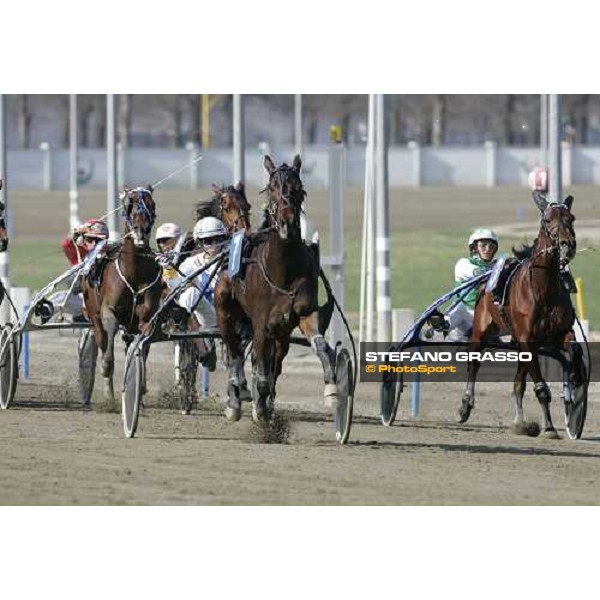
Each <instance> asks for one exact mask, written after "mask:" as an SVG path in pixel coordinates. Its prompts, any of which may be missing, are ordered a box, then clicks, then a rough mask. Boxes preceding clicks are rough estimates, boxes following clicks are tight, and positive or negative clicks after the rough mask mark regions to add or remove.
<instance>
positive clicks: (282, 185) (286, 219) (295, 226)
mask: <svg viewBox="0 0 600 600" xmlns="http://www.w3.org/2000/svg"><path fill="white" fill-rule="evenodd" d="M264 164H265V169H266V170H267V172H268V173H269V184H268V186H267V187H266V189H265V191H267V192H268V195H269V206H268V210H269V215H270V220H271V225H272V226H273V227H275V229H276V230H277V231H278V233H279V236H280V237H281V238H282V239H289V238H291V239H301V229H300V214H301V213H302V203H303V202H304V198H305V196H306V191H305V190H304V186H303V185H302V180H301V179H300V169H301V168H302V161H301V160H300V156H299V155H298V154H297V155H296V156H295V157H294V160H293V162H292V166H291V167H290V166H288V165H287V164H286V163H283V164H282V165H280V166H279V167H276V166H275V163H274V162H273V160H272V159H271V157H270V156H269V155H268V154H267V155H266V156H265V163H264Z"/></svg>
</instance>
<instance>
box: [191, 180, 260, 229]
mask: <svg viewBox="0 0 600 600" xmlns="http://www.w3.org/2000/svg"><path fill="white" fill-rule="evenodd" d="M212 189H213V196H212V198H211V199H210V200H205V201H200V202H198V204H196V211H195V215H196V221H199V220H200V219H203V218H204V217H216V218H217V219H219V220H220V221H222V222H223V224H224V225H225V227H227V230H228V231H229V232H230V233H233V232H235V231H241V230H242V229H243V230H244V231H245V232H246V233H247V234H248V233H250V231H251V228H250V210H251V209H252V207H251V206H250V203H249V202H248V199H247V198H246V188H245V187H244V184H243V183H242V182H241V181H238V182H237V183H236V184H235V185H228V186H225V187H223V186H219V185H217V184H216V183H213V186H212Z"/></svg>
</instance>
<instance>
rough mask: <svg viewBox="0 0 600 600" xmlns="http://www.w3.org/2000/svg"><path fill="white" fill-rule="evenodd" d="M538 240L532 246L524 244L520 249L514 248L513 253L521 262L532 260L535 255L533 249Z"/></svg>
mask: <svg viewBox="0 0 600 600" xmlns="http://www.w3.org/2000/svg"><path fill="white" fill-rule="evenodd" d="M536 241H537V240H535V241H534V242H533V243H532V244H525V243H522V244H521V245H520V246H519V247H516V246H513V247H512V253H513V254H514V256H516V257H517V258H518V259H519V260H525V259H526V258H530V257H531V255H532V254H533V247H534V246H535V243H536Z"/></svg>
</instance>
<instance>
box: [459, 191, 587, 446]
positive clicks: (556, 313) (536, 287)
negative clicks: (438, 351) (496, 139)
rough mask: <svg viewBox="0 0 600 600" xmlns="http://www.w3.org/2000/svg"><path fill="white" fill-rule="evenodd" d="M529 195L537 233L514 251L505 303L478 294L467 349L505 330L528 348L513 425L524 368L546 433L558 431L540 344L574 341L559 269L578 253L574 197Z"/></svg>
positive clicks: (519, 383)
mask: <svg viewBox="0 0 600 600" xmlns="http://www.w3.org/2000/svg"><path fill="white" fill-rule="evenodd" d="M533 200H534V202H535V204H536V205H537V207H538V208H539V210H540V216H541V223H540V229H539V233H538V236H537V238H536V240H535V241H534V243H533V245H532V246H531V247H527V248H525V249H524V250H523V251H520V252H518V251H514V249H513V251H514V252H515V254H516V255H517V257H518V258H520V259H522V260H521V262H520V263H519V265H518V266H517V267H516V269H515V271H514V273H513V274H512V275H511V277H510V281H509V283H508V285H509V288H508V290H507V291H506V299H507V302H506V306H504V307H502V308H500V307H499V306H498V305H497V304H496V303H494V298H493V293H492V292H486V293H484V294H481V295H480V296H479V298H478V301H477V304H476V306H475V315H474V319H473V332H472V335H471V339H470V343H469V351H470V352H471V351H474V352H478V351H480V350H481V349H482V348H483V347H484V346H485V345H486V342H487V341H489V340H490V338H491V337H493V336H497V335H502V334H503V333H504V332H506V331H508V332H510V334H511V335H512V338H513V340H514V341H516V342H517V344H518V346H519V350H520V351H521V352H531V354H532V360H531V361H530V362H519V364H518V368H517V374H516V376H515V380H514V390H513V395H512V398H513V402H514V406H515V419H514V422H515V425H517V426H519V425H520V426H522V425H523V395H524V393H525V387H526V381H525V380H526V377H527V373H529V375H530V376H531V378H532V380H533V382H534V388H533V389H534V392H535V395H536V397H537V399H538V401H539V403H540V406H541V409H542V419H543V423H542V432H543V435H544V436H545V437H549V438H557V437H558V434H557V433H556V429H555V428H554V425H553V424H552V418H551V416H550V400H551V394H550V389H549V387H548V385H547V383H546V382H545V381H544V379H543V378H542V373H541V369H540V363H539V355H538V348H539V347H540V346H544V347H545V348H546V347H549V348H551V349H554V350H556V352H557V353H559V352H560V351H561V350H564V351H568V348H569V342H570V341H572V340H573V337H574V336H573V331H572V329H573V323H574V321H575V311H574V308H573V304H572V302H571V298H570V296H569V293H568V291H567V290H566V289H565V288H564V286H563V284H562V282H561V278H560V269H561V267H564V266H565V265H566V264H567V263H568V262H569V261H570V260H571V259H572V258H573V257H574V256H575V252H576V247H577V244H576V239H575V231H574V228H573V222H574V221H575V217H574V216H573V214H572V212H571V208H572V206H573V197H572V196H569V197H568V198H567V199H566V200H565V201H564V202H563V203H562V204H549V203H548V202H547V200H546V199H545V197H544V196H543V195H542V194H540V193H539V192H534V194H533ZM479 366H480V363H479V361H472V362H470V363H469V365H468V382H467V386H466V389H465V393H464V396H463V399H462V405H461V408H460V411H459V418H458V420H459V422H460V423H465V422H466V421H467V419H468V418H469V415H470V414H471V410H472V409H473V407H474V404H475V379H476V376H477V371H478V370H479Z"/></svg>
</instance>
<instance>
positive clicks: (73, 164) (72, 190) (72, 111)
mask: <svg viewBox="0 0 600 600" xmlns="http://www.w3.org/2000/svg"><path fill="white" fill-rule="evenodd" d="M69 146H70V148H69V226H70V228H71V229H75V227H78V226H79V223H80V221H79V192H78V190H77V94H70V95H69Z"/></svg>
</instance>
